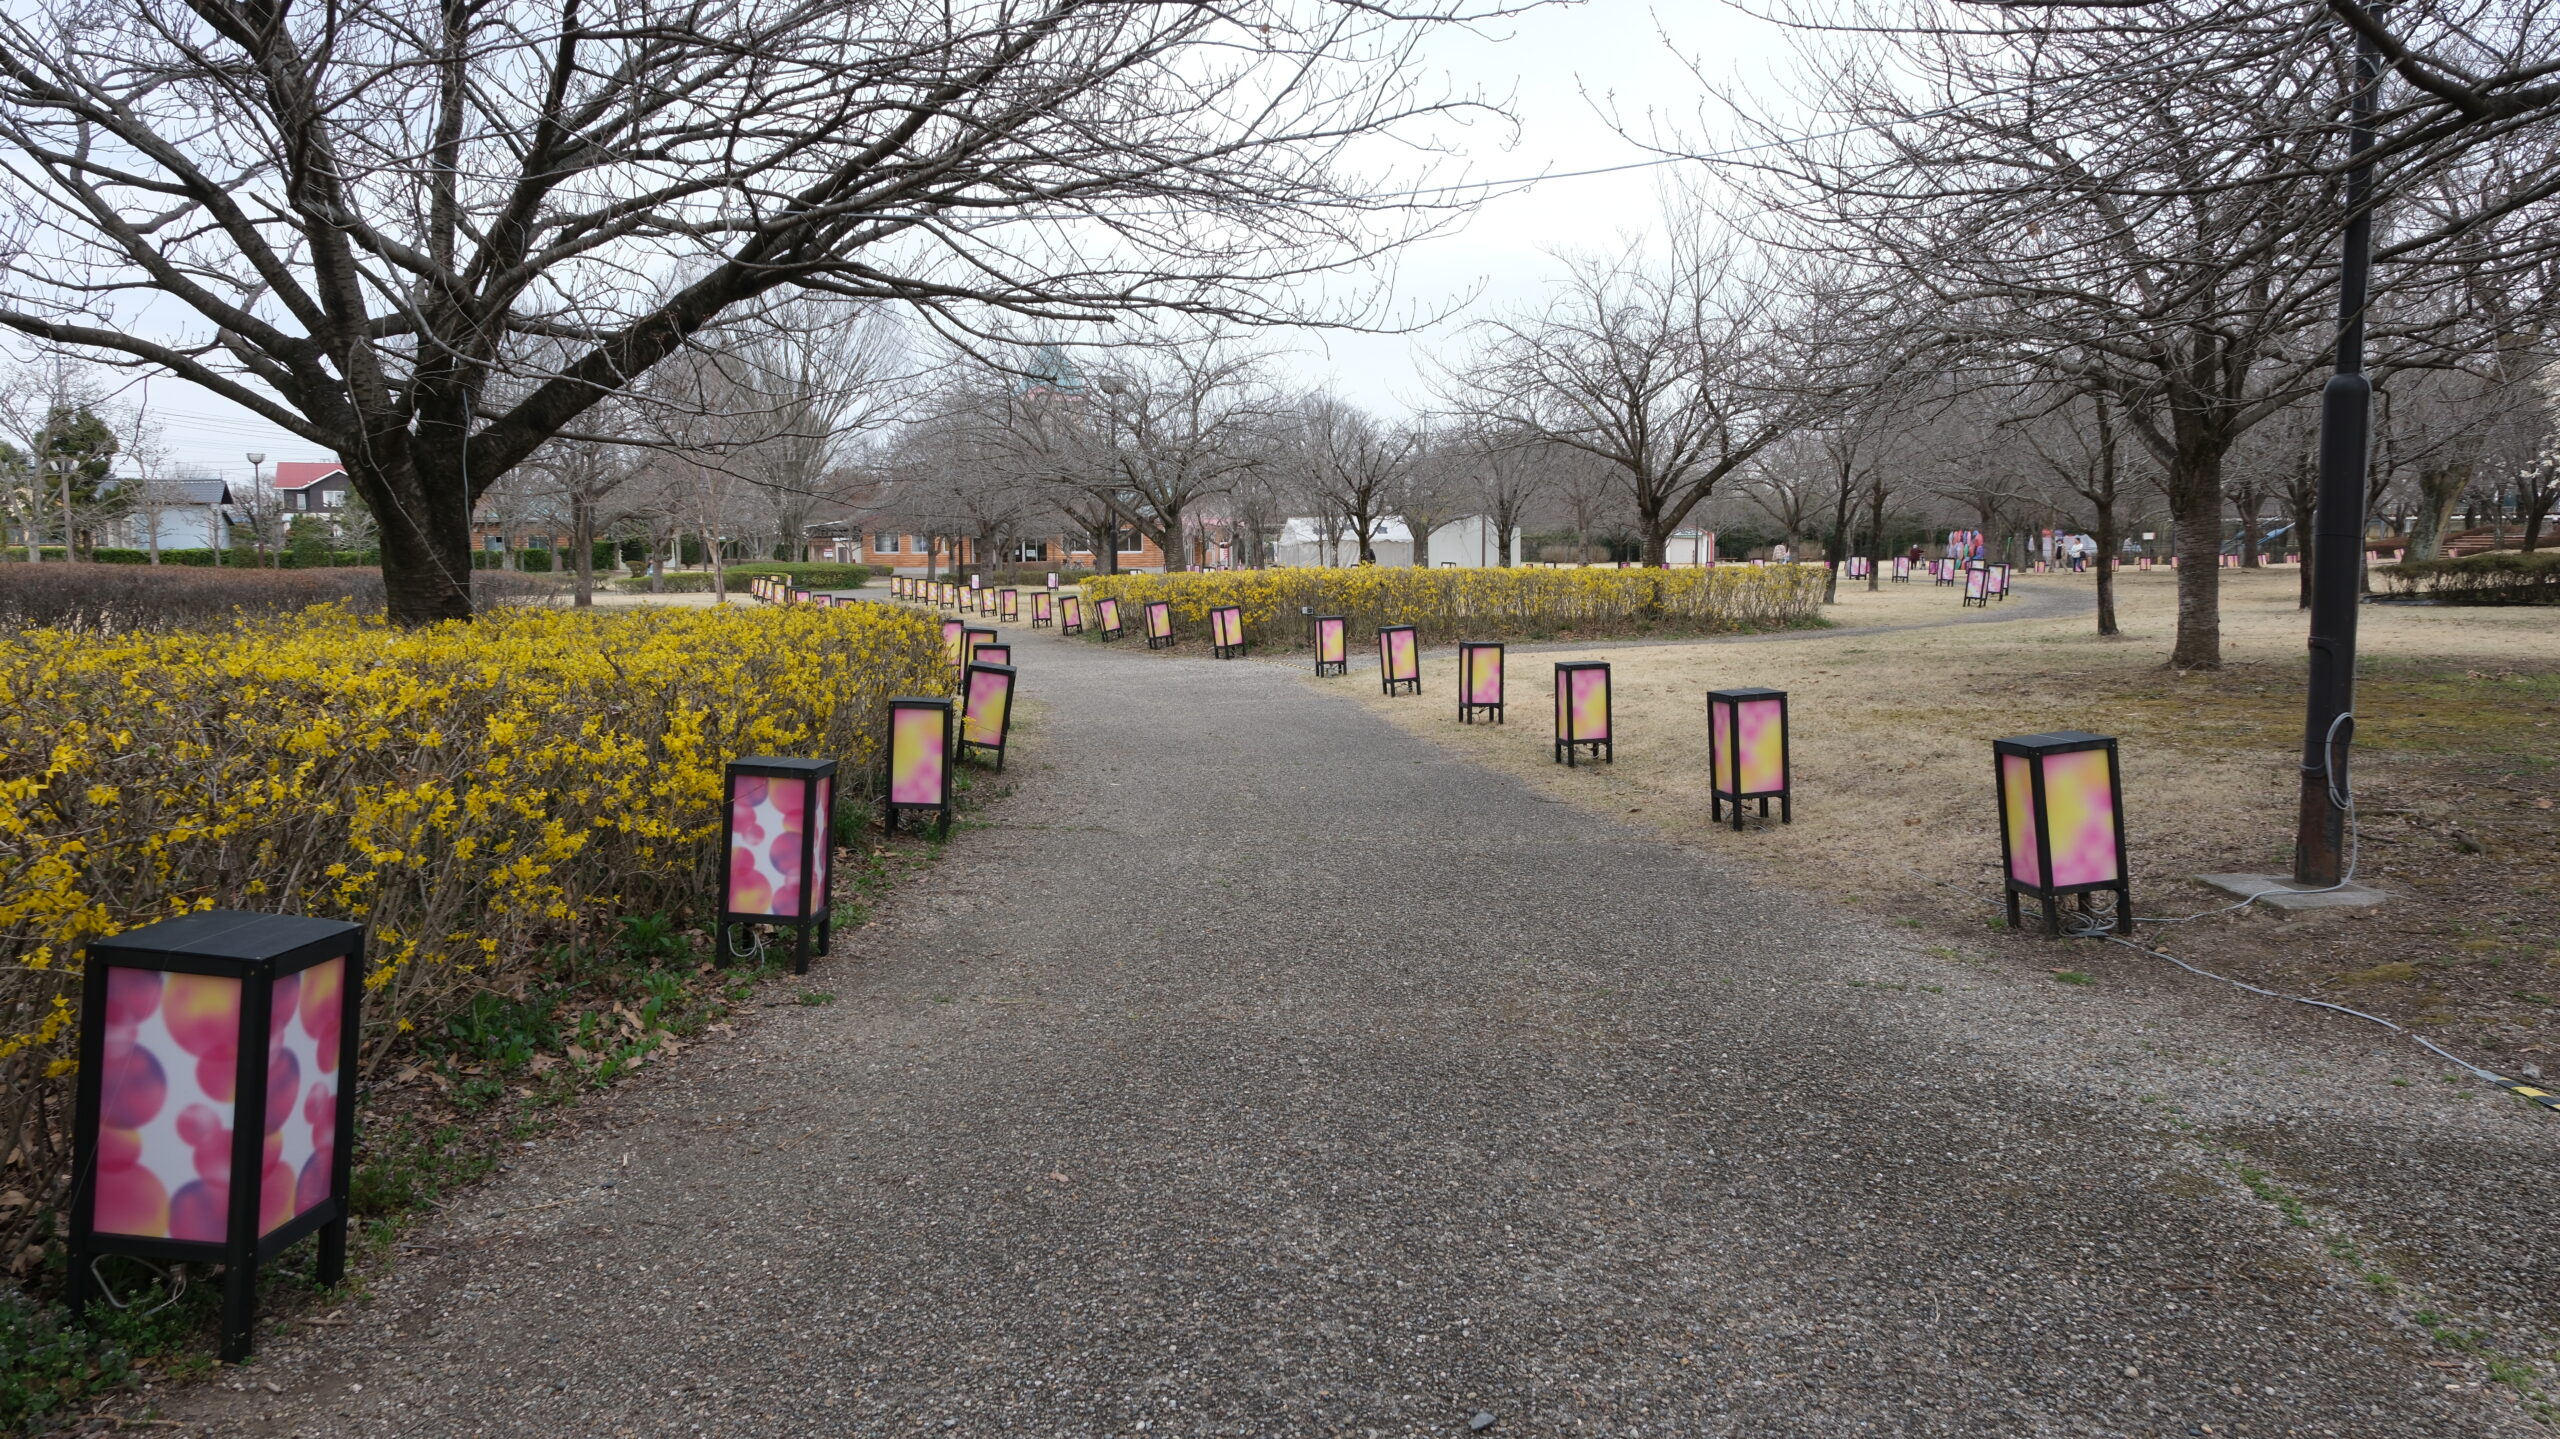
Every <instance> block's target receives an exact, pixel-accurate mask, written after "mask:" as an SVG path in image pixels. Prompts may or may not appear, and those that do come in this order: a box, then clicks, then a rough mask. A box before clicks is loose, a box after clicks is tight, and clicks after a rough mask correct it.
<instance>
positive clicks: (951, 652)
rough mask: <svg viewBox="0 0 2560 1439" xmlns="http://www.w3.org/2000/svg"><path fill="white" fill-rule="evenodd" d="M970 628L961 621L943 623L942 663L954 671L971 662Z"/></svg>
mask: <svg viewBox="0 0 2560 1439" xmlns="http://www.w3.org/2000/svg"><path fill="white" fill-rule="evenodd" d="M968 636H969V626H968V624H967V623H966V622H965V621H961V620H944V621H943V622H942V662H943V663H944V664H947V665H949V666H951V668H953V669H954V670H957V669H959V668H960V667H961V666H962V665H964V664H967V663H968V662H969V652H968V650H967V648H966V646H967V644H968V643H969V638H968Z"/></svg>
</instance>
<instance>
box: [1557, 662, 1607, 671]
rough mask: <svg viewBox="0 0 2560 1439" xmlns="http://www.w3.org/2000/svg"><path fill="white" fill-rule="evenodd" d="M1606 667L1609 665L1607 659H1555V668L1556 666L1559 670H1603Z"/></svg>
mask: <svg viewBox="0 0 2560 1439" xmlns="http://www.w3.org/2000/svg"><path fill="white" fill-rule="evenodd" d="M1608 667H1609V662H1608V661H1607V660H1558V661H1556V668H1557V669H1559V670H1605V669H1607V668H1608Z"/></svg>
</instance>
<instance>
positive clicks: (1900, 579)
mask: <svg viewBox="0 0 2560 1439" xmlns="http://www.w3.org/2000/svg"><path fill="white" fill-rule="evenodd" d="M1893 582H1894V583H1895V584H1898V585H1907V584H1909V583H1911V557H1910V556H1909V555H1896V556H1894V557H1893Z"/></svg>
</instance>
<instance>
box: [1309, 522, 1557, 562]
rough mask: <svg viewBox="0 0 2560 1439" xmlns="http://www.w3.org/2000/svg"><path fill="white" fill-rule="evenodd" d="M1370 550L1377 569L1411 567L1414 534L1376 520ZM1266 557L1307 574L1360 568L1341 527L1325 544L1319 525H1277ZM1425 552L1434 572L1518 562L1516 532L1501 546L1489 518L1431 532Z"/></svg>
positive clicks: (1354, 543)
mask: <svg viewBox="0 0 2560 1439" xmlns="http://www.w3.org/2000/svg"><path fill="white" fill-rule="evenodd" d="M1369 550H1370V553H1372V554H1374V555H1376V556H1377V557H1378V563H1379V564H1380V565H1384V566H1388V567H1395V566H1409V565H1411V564H1412V563H1413V531H1412V529H1411V528H1409V527H1408V526H1407V525H1406V524H1405V522H1404V521H1402V520H1393V519H1390V520H1381V521H1379V522H1378V528H1377V530H1376V532H1375V533H1374V534H1373V535H1372V536H1371V538H1370V541H1369ZM1271 553H1272V558H1273V560H1275V561H1276V562H1277V563H1279V564H1282V565H1288V566H1293V567H1300V568H1306V569H1321V568H1325V567H1327V566H1333V567H1347V566H1350V565H1356V564H1358V563H1360V541H1359V538H1358V537H1357V536H1356V535H1354V534H1353V533H1352V532H1351V530H1350V529H1349V528H1348V527H1345V528H1344V529H1343V531H1342V532H1341V533H1340V534H1338V535H1336V536H1334V540H1333V543H1332V544H1329V545H1328V544H1326V543H1325V540H1324V523H1323V521H1321V520H1314V519H1305V518H1300V519H1292V520H1289V521H1287V522H1286V523H1284V524H1282V525H1281V526H1280V540H1279V543H1277V544H1275V545H1273V546H1272V547H1271ZM1427 553H1428V555H1429V557H1430V561H1431V566H1432V568H1434V569H1462V570H1473V569H1489V568H1492V567H1495V566H1499V565H1516V564H1518V563H1520V531H1519V530H1518V529H1517V528H1515V529H1513V530H1512V531H1511V535H1510V540H1509V543H1508V544H1505V543H1503V542H1502V540H1501V539H1500V537H1498V536H1497V535H1496V534H1495V533H1494V526H1493V520H1492V518H1491V517H1490V516H1486V515H1467V516H1463V517H1461V518H1459V519H1454V520H1451V521H1450V522H1449V523H1447V524H1445V525H1442V526H1440V527H1439V528H1438V529H1436V530H1433V531H1432V532H1431V543H1430V545H1429V546H1428V548H1427Z"/></svg>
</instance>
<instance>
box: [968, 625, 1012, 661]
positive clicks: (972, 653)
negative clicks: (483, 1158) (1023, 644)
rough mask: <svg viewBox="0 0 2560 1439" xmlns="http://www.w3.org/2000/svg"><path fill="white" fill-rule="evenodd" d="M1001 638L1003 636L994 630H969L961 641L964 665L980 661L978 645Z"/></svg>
mask: <svg viewBox="0 0 2560 1439" xmlns="http://www.w3.org/2000/svg"><path fill="white" fill-rule="evenodd" d="M1001 638H1002V636H1000V635H998V634H997V633H996V632H995V631H994V630H970V631H968V632H967V635H966V636H965V637H964V638H963V640H962V641H961V645H960V662H961V663H962V664H963V665H973V664H976V663H977V662H978V646H980V645H991V644H994V643H995V642H996V641H997V640H999V639H1001Z"/></svg>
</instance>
